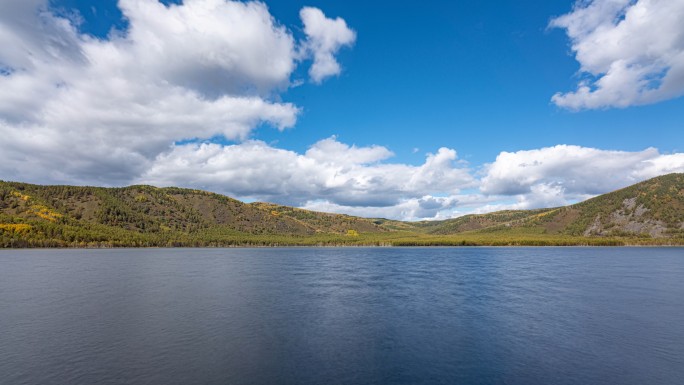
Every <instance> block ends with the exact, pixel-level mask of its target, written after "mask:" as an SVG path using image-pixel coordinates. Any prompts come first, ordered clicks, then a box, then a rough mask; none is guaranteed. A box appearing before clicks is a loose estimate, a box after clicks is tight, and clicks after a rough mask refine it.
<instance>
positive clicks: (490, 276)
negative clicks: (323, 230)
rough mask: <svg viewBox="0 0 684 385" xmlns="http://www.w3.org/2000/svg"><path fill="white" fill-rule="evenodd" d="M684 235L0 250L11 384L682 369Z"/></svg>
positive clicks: (552, 376) (649, 380) (616, 374)
mask: <svg viewBox="0 0 684 385" xmlns="http://www.w3.org/2000/svg"><path fill="white" fill-rule="evenodd" d="M683 296H684V250H683V249H681V248H341V249H335V248H301V249H299V248H288V249H124V250H22V251H17V250H5V251H0V336H1V337H0V374H1V375H2V378H3V380H2V381H0V382H2V383H8V384H38V383H40V384H48V383H55V384H66V383H69V384H92V383H109V384H132V383H160V384H161V383H163V384H189V383H231V384H272V383H308V384H324V383H345V384H346V383H406V384H411V383H482V384H492V383H506V384H551V383H553V384H604V383H620V384H680V383H681V379H682V378H684V305H683V302H682V298H683Z"/></svg>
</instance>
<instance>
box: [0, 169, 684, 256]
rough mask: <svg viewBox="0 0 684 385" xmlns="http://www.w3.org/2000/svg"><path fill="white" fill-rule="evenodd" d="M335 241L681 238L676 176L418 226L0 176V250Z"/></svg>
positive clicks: (682, 196) (683, 209)
mask: <svg viewBox="0 0 684 385" xmlns="http://www.w3.org/2000/svg"><path fill="white" fill-rule="evenodd" d="M350 230H352V231H351V232H350ZM350 233H351V235H350ZM357 234H358V235H357ZM337 244H346V245H576V244H579V245H585V244H586V245H603V244H608V245H612V244H615V245H618V244H684V174H670V175H666V176H662V177H658V178H654V179H651V180H648V181H645V182H642V183H639V184H636V185H634V186H630V187H627V188H625V189H622V190H618V191H616V192H613V193H610V194H605V195H602V196H599V197H596V198H593V199H590V200H587V201H585V202H581V203H578V204H575V205H572V206H567V207H561V208H553V209H540V210H529V211H524V210H520V211H501V212H496V213H490V214H483V215H468V216H464V217H461V218H456V219H452V220H447V221H439V222H417V223H409V222H399V221H391V220H386V219H367V218H358V217H352V216H347V215H337V214H328V213H318V212H313V211H308V210H302V209H296V208H291V207H287V206H280V205H275V204H269V203H252V204H245V203H242V202H240V201H237V200H235V199H232V198H228V197H226V196H223V195H219V194H213V193H208V192H204V191H199V190H189V189H180V188H156V187H151V186H130V187H125V188H99V187H75V186H37V185H30V184H24V183H14V182H0V247H30V246H38V247H40V246H44V247H52V246H57V247H63V246H229V245H337Z"/></svg>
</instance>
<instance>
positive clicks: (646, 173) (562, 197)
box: [480, 145, 684, 208]
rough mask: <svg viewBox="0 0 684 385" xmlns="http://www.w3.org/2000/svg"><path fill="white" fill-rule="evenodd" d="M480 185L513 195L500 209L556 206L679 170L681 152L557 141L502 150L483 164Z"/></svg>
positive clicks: (682, 159)
mask: <svg viewBox="0 0 684 385" xmlns="http://www.w3.org/2000/svg"><path fill="white" fill-rule="evenodd" d="M484 172H485V174H484V176H483V177H482V179H481V184H480V190H481V191H482V192H483V193H485V194H488V195H500V196H513V197H516V199H517V202H516V203H514V204H508V205H504V206H501V208H539V207H550V206H560V205H565V204H568V203H572V202H575V201H578V200H583V199H587V198H589V197H592V196H594V195H598V194H603V193H607V192H610V191H614V190H617V189H619V188H622V187H626V186H629V185H631V184H634V183H637V182H640V181H643V180H645V179H648V178H652V177H655V176H658V175H663V174H668V173H672V172H684V154H681V153H678V154H661V153H660V152H659V151H658V150H657V149H655V148H648V149H645V150H643V151H637V152H628V151H609V150H600V149H595V148H588V147H580V146H568V145H558V146H554V147H546V148H541V149H535V150H524V151H517V152H502V153H500V154H499V155H498V156H497V157H496V160H495V161H494V162H493V163H491V164H489V165H487V166H486V167H485V169H484Z"/></svg>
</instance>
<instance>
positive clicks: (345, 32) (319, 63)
mask: <svg viewBox="0 0 684 385" xmlns="http://www.w3.org/2000/svg"><path fill="white" fill-rule="evenodd" d="M299 16H300V18H301V19H302V22H303V23H304V33H305V34H306V36H307V44H306V47H305V49H306V50H307V51H309V52H311V53H312V54H313V65H312V66H311V68H310V69H309V76H311V79H312V80H313V81H314V82H316V83H320V82H321V81H323V79H325V78H327V77H329V76H333V75H338V74H339V73H340V71H341V69H340V64H339V63H338V62H337V60H336V59H335V53H337V51H338V50H339V49H340V48H341V47H343V46H351V45H352V44H354V41H356V32H354V31H353V30H352V29H350V28H349V27H347V23H346V22H345V21H344V20H343V19H341V18H339V17H338V18H336V19H329V18H327V17H326V16H325V15H324V14H323V12H322V11H321V10H320V9H318V8H312V7H304V8H302V10H301V11H300V12H299Z"/></svg>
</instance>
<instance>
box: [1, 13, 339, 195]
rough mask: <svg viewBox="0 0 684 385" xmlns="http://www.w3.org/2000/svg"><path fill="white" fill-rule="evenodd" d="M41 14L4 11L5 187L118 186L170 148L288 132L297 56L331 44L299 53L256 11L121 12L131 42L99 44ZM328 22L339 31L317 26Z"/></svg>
mask: <svg viewBox="0 0 684 385" xmlns="http://www.w3.org/2000/svg"><path fill="white" fill-rule="evenodd" d="M48 5H49V3H48V1H47V0H43V1H36V0H31V1H24V0H5V1H3V2H1V3H0V46H1V47H2V49H0V137H2V138H3V139H2V140H1V141H0V154H2V162H0V175H2V177H3V178H7V179H17V180H25V181H36V182H42V183H45V182H59V183H96V184H109V185H117V184H125V183H128V182H129V181H130V180H132V179H135V178H137V177H138V176H139V175H141V174H142V173H143V172H144V171H145V170H147V169H148V167H150V166H151V165H152V162H153V161H154V159H156V157H157V156H158V155H159V154H161V153H163V152H165V151H166V150H167V149H168V148H169V146H170V145H172V144H173V143H176V142H180V141H184V140H192V139H200V140H202V139H209V138H213V137H224V138H227V139H230V140H245V139H247V138H248V137H249V135H250V133H251V132H252V130H253V129H254V128H255V127H257V126H259V125H261V124H267V125H270V126H273V127H275V128H277V129H280V130H282V129H285V128H287V127H291V126H293V125H294V124H295V122H296V120H297V116H298V114H299V112H300V110H299V108H298V107H297V106H295V105H293V104H292V103H287V102H282V101H279V98H278V97H277V94H278V92H280V91H282V90H285V89H286V88H287V87H289V86H290V76H291V74H292V72H293V71H294V69H295V68H296V66H297V65H298V63H300V61H301V59H302V58H301V54H300V51H301V50H302V48H301V47H303V46H304V45H306V46H307V47H308V46H309V45H310V44H312V42H318V41H319V40H321V39H322V40H325V41H327V40H326V39H327V36H328V34H327V32H326V31H328V29H329V28H328V27H323V29H322V30H323V32H324V33H323V34H322V35H319V32H318V31H319V29H314V32H312V33H314V35H312V36H313V37H311V38H310V39H307V40H306V42H304V41H299V42H298V41H295V39H294V37H293V36H292V34H291V33H290V32H289V31H288V30H287V28H285V27H284V26H282V25H280V24H279V23H278V22H277V21H276V20H275V19H274V18H273V16H272V15H271V14H270V13H269V11H268V8H267V7H266V5H265V4H264V3H261V2H253V1H248V2H241V1H228V0H186V1H184V2H183V4H182V5H176V4H172V5H168V6H167V5H163V4H162V3H160V2H158V1H156V0H120V1H119V2H118V6H119V8H120V9H121V11H122V13H123V15H124V17H125V18H126V19H127V20H128V25H129V26H128V28H127V30H126V31H119V32H115V33H111V34H110V36H109V37H108V38H106V39H99V38H95V37H92V36H89V35H85V34H82V33H80V32H79V31H78V28H77V26H76V25H74V23H73V22H72V21H70V20H69V19H66V18H64V17H61V16H59V15H57V14H55V13H54V12H51V10H50V8H49V6H48ZM315 10H316V9H314V8H307V12H314V11H315ZM319 12H320V11H319ZM321 14H322V13H321ZM327 21H330V23H332V24H333V25H338V24H340V23H341V24H344V21H343V20H342V19H339V18H338V19H335V20H328V19H326V18H325V17H323V19H320V18H317V19H316V22H317V23H321V24H322V25H324V26H325V25H328V24H326V23H327ZM333 40H334V41H338V40H335V39H334V38H333ZM317 44H318V43H317ZM330 44H331V43H321V44H320V47H319V45H316V47H319V48H320V49H319V48H317V49H318V50H314V51H312V52H311V53H309V55H312V56H313V57H314V64H315V58H316V57H317V56H316V55H317V52H319V51H320V50H323V51H325V52H327V54H328V55H330V56H331V57H332V55H334V53H335V50H336V48H335V47H338V45H335V44H332V45H330ZM333 60H334V57H333Z"/></svg>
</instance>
